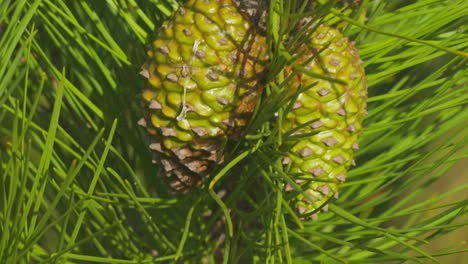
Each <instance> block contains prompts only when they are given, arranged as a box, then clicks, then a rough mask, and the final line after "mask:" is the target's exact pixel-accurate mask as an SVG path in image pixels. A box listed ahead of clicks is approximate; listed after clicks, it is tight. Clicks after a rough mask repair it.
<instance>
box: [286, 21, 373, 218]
mask: <svg viewBox="0 0 468 264" xmlns="http://www.w3.org/2000/svg"><path fill="white" fill-rule="evenodd" d="M298 54H304V55H302V56H301V57H300V58H299V61H298V63H299V64H301V65H302V66H303V67H304V68H305V69H307V71H309V72H311V73H313V74H309V75H307V74H304V73H300V74H298V75H297V76H294V78H293V81H291V85H290V87H292V89H291V91H292V92H296V91H297V89H299V88H301V89H306V90H305V91H304V92H302V93H300V94H299V95H298V97H297V99H296V101H295V102H294V104H293V105H292V108H291V111H290V112H289V113H288V114H287V116H286V117H285V120H284V121H283V127H282V131H283V133H285V134H287V135H291V137H290V139H291V142H292V148H291V149H290V150H289V152H288V153H287V155H286V156H285V157H284V158H283V164H284V166H285V169H286V170H287V171H288V172H289V173H290V175H293V176H294V181H295V182H296V184H297V186H299V187H300V188H301V189H302V192H301V191H299V190H297V186H296V188H294V187H293V186H291V185H289V184H287V185H286V186H285V190H286V191H287V192H288V193H289V194H290V195H291V198H292V202H293V204H294V206H295V208H296V209H297V211H298V213H299V214H300V215H302V216H304V217H306V216H310V217H313V218H315V217H316V213H317V212H318V211H319V210H320V209H324V210H326V209H327V207H326V204H327V202H328V200H330V199H331V198H332V197H333V196H337V195H338V186H339V184H340V183H341V182H344V181H345V179H346V174H347V170H348V168H349V167H350V166H351V165H353V164H354V160H353V151H354V150H357V149H358V143H357V139H358V136H359V134H361V131H362V122H363V119H364V116H365V115H366V101H367V80H366V76H365V73H364V68H363V66H362V63H361V61H360V59H359V55H358V53H357V50H356V48H355V47H354V46H353V44H352V43H351V42H350V41H349V40H348V39H347V38H345V37H344V36H343V35H342V34H341V33H340V32H339V31H338V30H336V29H334V28H331V27H329V26H324V25H321V26H319V27H318V28H316V30H315V31H314V33H313V34H312V35H311V36H310V38H309V39H308V41H307V42H306V43H305V44H304V45H303V46H302V47H301V49H300V50H299V51H298ZM292 70H293V69H292V68H289V69H288V70H287V71H286V72H287V74H290V73H291V72H292ZM316 76H326V77H327V78H328V80H325V79H322V78H318V77H316ZM331 80H337V81H340V82H336V81H331Z"/></svg>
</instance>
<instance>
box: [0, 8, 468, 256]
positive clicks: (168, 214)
mask: <svg viewBox="0 0 468 264" xmlns="http://www.w3.org/2000/svg"><path fill="white" fill-rule="evenodd" d="M182 2H186V1H180V3H182ZM299 2H303V1H299V0H273V1H270V3H271V4H272V6H271V8H270V10H269V11H270V14H272V15H271V16H269V17H268V18H269V20H268V21H267V24H268V28H267V45H268V52H269V58H270V63H269V64H268V65H267V67H268V73H267V75H266V80H267V85H266V87H265V88H264V93H262V97H261V98H260V101H259V103H258V104H257V106H256V109H255V111H254V115H253V117H252V118H251V121H250V122H249V125H248V126H247V127H246V128H245V131H247V134H246V135H245V136H241V137H240V138H239V143H238V144H237V145H235V146H234V148H233V149H232V150H230V151H228V152H226V153H225V163H226V165H221V166H220V167H219V168H215V171H214V176H213V179H216V181H213V185H212V189H211V190H210V191H207V190H204V189H203V190H200V191H194V192H192V193H190V194H187V195H184V196H180V197H173V196H170V194H169V193H168V188H167V186H166V185H165V184H164V183H163V182H162V179H163V178H164V176H163V175H157V174H158V170H160V167H159V165H153V164H152V162H151V161H152V154H151V152H150V151H149V150H148V139H147V132H146V131H145V130H144V129H142V128H141V127H140V126H138V125H137V122H138V120H139V119H140V117H141V105H140V102H141V95H140V93H141V91H142V90H143V89H144V87H143V86H144V82H143V81H142V80H141V77H140V76H139V75H138V72H140V71H141V69H140V67H141V65H142V64H143V63H144V62H145V60H146V51H147V50H148V49H149V48H150V47H145V45H146V44H147V43H151V42H152V41H153V40H154V39H156V38H157V34H156V33H155V32H156V31H158V29H159V28H160V27H161V25H162V24H163V21H166V20H167V19H168V17H170V16H171V15H172V14H173V12H174V11H175V10H176V9H177V6H178V4H179V3H176V1H170V0H148V1H135V0H112V1H95V0H81V1H65V0H2V1H0V263H15V264H16V263H28V264H29V263H165V262H166V263H174V262H179V263H202V260H205V261H207V262H209V261H210V260H212V262H213V263H216V262H218V263H222V261H223V260H225V262H228V261H230V262H231V263H294V264H296V263H299V264H301V263H327V264H328V263H430V262H433V263H437V262H441V263H463V257H464V255H463V254H466V252H467V250H468V249H467V247H466V244H465V243H464V242H463V241H464V240H466V238H465V237H460V238H458V239H456V240H449V238H448V235H452V234H455V235H456V234H464V233H465V232H466V229H464V228H465V226H466V225H467V223H468V220H467V210H466V204H467V201H466V192H467V189H468V186H467V184H466V182H464V181H463V179H466V177H464V176H465V175H464V173H465V174H466V171H463V170H462V169H459V170H457V171H456V173H453V174H452V172H451V168H452V167H453V165H454V164H456V163H458V162H459V161H461V162H462V163H466V162H465V161H466V158H467V157H468V155H467V152H466V150H467V143H468V134H467V130H466V120H467V113H466V106H467V103H468V86H467V83H468V69H467V67H466V65H467V58H468V52H467V51H468V34H467V28H466V17H468V2H467V1H465V0H418V1H407V0H371V1H361V2H362V4H361V5H360V6H359V7H358V8H356V9H354V8H353V9H352V10H349V11H348V12H349V16H348V15H343V13H341V12H339V11H337V10H334V9H331V10H325V9H324V10H318V11H320V12H319V14H320V15H319V16H318V17H316V22H318V24H321V23H326V24H329V25H330V24H334V25H338V24H339V25H340V26H342V28H341V29H340V31H341V32H343V34H344V35H345V36H347V37H348V38H349V39H350V40H353V41H355V42H356V44H355V46H356V48H357V49H358V50H359V55H360V57H361V59H362V60H363V61H364V66H365V69H366V75H367V78H368V85H369V99H368V111H369V115H368V116H367V117H366V118H365V121H364V125H363V127H364V128H365V129H364V130H363V134H362V135H361V137H360V138H359V145H360V149H359V150H358V151H356V152H355V155H354V156H355V159H356V163H357V166H356V167H354V168H351V169H350V170H349V173H348V175H347V178H346V182H344V183H342V184H341V185H340V190H339V191H340V197H339V199H338V200H336V201H333V203H330V205H329V210H328V212H321V213H320V216H319V218H318V219H317V220H315V221H311V220H307V221H301V220H300V219H299V218H297V216H296V209H295V208H294V207H292V206H290V204H289V200H288V198H289V197H286V196H285V192H284V184H285V183H294V178H292V177H291V175H289V174H288V173H286V172H285V171H284V169H283V168H284V167H283V165H282V156H283V155H284V154H285V153H287V152H288V149H287V148H285V149H283V148H282V147H283V146H288V145H289V144H288V142H290V141H289V138H288V136H283V135H282V134H283V133H281V131H280V129H279V128H280V127H281V126H279V125H276V126H275V125H274V123H275V124H278V123H277V122H281V121H282V120H285V119H286V117H287V116H288V113H287V110H284V108H283V107H284V106H286V105H293V104H294V101H295V99H296V97H295V96H291V95H290V94H289V93H287V91H288V89H286V87H288V84H289V83H290V81H291V80H289V79H285V76H289V75H285V72H284V69H285V66H286V65H294V67H295V69H296V71H297V73H304V74H309V75H310V72H308V71H307V70H306V69H303V68H301V67H297V66H298V65H299V64H298V63H297V58H296V57H295V56H294V54H296V51H297V50H295V49H294V47H295V45H293V44H292V42H288V40H289V38H291V36H292V37H297V40H298V42H297V43H299V42H303V43H304V41H306V38H303V36H306V35H307V34H310V32H302V31H300V30H297V29H293V25H294V24H295V23H294V21H297V20H298V19H300V18H301V17H303V16H310V15H311V14H310V13H307V10H302V9H300V10H297V8H296V7H297V6H298V5H294V4H295V3H299ZM292 6H294V10H293V9H290V7H292ZM363 12H364V13H365V14H366V17H367V18H368V20H367V21H365V20H364V19H362V20H361V19H360V18H361V17H362V16H361V14H363ZM322 14H323V15H324V16H325V15H329V16H330V19H333V21H332V22H331V23H329V21H328V20H327V19H325V21H323V20H321V19H322V18H323V17H324V16H322ZM330 14H331V15H330ZM358 18H359V19H358ZM340 20H342V23H339V21H340ZM359 21H360V22H359ZM364 21H365V24H363V22H364ZM293 30H295V31H294V32H293V33H292V32H291V31H293ZM317 78H318V76H317ZM275 112H278V117H276V116H275V115H274V113H275ZM457 176H458V177H460V178H459V179H460V180H459V182H456V183H454V185H453V186H452V187H448V188H447V189H442V186H443V185H445V184H448V183H450V182H452V180H453V179H455V178H456V177H457ZM195 189H197V188H195ZM223 189H226V190H227V191H226V192H221V191H222V190H223ZM211 193H217V194H218V195H219V196H216V195H211ZM223 193H224V195H222V194H223ZM213 197H216V198H217V199H218V200H215V199H213ZM230 230H232V232H230ZM231 234H232V237H230V235H231ZM223 238H224V239H223ZM437 240H441V241H442V243H441V244H437ZM457 253H458V254H457ZM465 256H466V255H465ZM465 258H466V257H465Z"/></svg>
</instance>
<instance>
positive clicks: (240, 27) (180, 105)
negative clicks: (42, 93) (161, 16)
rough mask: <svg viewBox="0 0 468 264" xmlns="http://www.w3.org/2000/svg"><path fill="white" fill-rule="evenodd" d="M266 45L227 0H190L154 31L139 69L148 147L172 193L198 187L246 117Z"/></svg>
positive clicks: (255, 92)
mask: <svg viewBox="0 0 468 264" xmlns="http://www.w3.org/2000/svg"><path fill="white" fill-rule="evenodd" d="M266 54H267V46H266V41H265V38H264V37H263V36H261V35H260V34H258V33H257V32H255V30H254V27H253V26H252V25H251V22H250V20H249V19H248V17H246V16H244V15H243V14H242V13H241V12H239V11H238V9H237V6H236V5H235V4H234V3H233V2H232V1H231V0H190V1H188V2H187V3H186V4H184V5H183V6H181V7H180V8H179V9H178V10H177V11H176V13H175V14H174V16H173V17H172V18H171V19H169V20H168V21H166V22H165V23H164V24H163V26H162V27H161V29H160V30H159V35H158V38H157V39H156V40H155V41H154V42H153V45H152V48H151V50H150V51H149V52H148V60H147V62H146V63H145V64H144V65H143V71H142V75H143V76H144V77H146V78H147V83H146V86H145V89H144V91H143V109H144V110H143V119H142V120H140V124H141V125H144V126H146V128H147V131H148V133H149V135H150V138H151V144H150V148H151V149H152V150H153V151H154V152H155V154H156V155H155V156H156V157H157V160H159V162H160V165H161V168H162V171H163V174H164V175H165V177H166V179H167V181H168V183H169V185H170V186H171V187H172V189H174V190H175V191H179V192H187V191H189V190H191V189H192V188H193V187H194V186H199V185H200V184H201V180H202V178H203V177H205V176H208V174H209V172H210V169H212V168H213V167H214V165H215V164H216V163H220V162H222V161H223V154H222V153H221V150H222V146H223V144H224V142H225V141H226V140H227V139H228V138H231V137H236V136H237V135H238V134H239V133H240V132H241V131H242V128H243V127H244V126H246V124H247V123H248V121H249V118H250V116H251V113H252V112H253V109H254V107H255V104H256V101H257V97H258V96H259V95H260V94H261V91H262V85H261V84H260V81H261V79H262V76H263V72H264V69H265V63H266V56H267V55H266Z"/></svg>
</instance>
